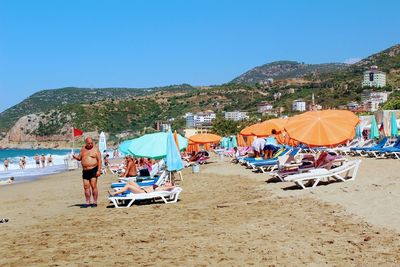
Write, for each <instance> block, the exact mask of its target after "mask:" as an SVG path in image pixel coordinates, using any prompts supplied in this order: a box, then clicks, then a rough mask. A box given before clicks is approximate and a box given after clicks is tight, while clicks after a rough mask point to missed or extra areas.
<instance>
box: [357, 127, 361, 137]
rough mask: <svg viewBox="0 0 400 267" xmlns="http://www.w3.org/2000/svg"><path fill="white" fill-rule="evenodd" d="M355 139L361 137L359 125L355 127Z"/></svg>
mask: <svg viewBox="0 0 400 267" xmlns="http://www.w3.org/2000/svg"><path fill="white" fill-rule="evenodd" d="M356 137H362V131H361V126H360V124H359V125H357V126H356Z"/></svg>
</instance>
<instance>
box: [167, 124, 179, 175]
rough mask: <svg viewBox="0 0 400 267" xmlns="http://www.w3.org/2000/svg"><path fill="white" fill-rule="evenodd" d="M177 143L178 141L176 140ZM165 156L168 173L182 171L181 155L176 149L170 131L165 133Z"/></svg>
mask: <svg viewBox="0 0 400 267" xmlns="http://www.w3.org/2000/svg"><path fill="white" fill-rule="evenodd" d="M178 142H179V140H178ZM166 151H167V155H166V160H165V161H166V163H167V170H168V171H179V170H182V169H183V163H182V159H181V155H180V154H179V151H178V148H177V147H176V143H175V140H174V137H173V136H172V132H171V130H169V131H168V133H167V148H166Z"/></svg>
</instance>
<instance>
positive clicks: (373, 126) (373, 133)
mask: <svg viewBox="0 0 400 267" xmlns="http://www.w3.org/2000/svg"><path fill="white" fill-rule="evenodd" d="M369 138H370V139H378V138H379V129H378V125H377V124H376V119H375V115H373V116H372V123H371V129H370V132H369Z"/></svg>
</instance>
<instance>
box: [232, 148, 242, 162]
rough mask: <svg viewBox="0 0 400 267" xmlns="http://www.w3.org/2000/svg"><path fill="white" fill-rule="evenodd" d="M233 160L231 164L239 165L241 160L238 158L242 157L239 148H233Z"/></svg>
mask: <svg viewBox="0 0 400 267" xmlns="http://www.w3.org/2000/svg"><path fill="white" fill-rule="evenodd" d="M233 151H234V152H233V159H232V160H231V162H232V163H238V162H239V160H238V158H239V157H240V152H239V150H238V148H237V147H236V146H235V147H234V148H233Z"/></svg>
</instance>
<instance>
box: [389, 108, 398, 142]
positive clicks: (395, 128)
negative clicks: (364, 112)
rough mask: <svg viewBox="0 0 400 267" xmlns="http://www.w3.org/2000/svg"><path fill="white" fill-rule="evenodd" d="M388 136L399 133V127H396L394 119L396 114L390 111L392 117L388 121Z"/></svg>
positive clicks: (394, 135)
mask: <svg viewBox="0 0 400 267" xmlns="http://www.w3.org/2000/svg"><path fill="white" fill-rule="evenodd" d="M390 126H391V127H390V128H391V129H390V136H392V137H397V136H398V135H399V128H398V127H397V121H396V116H395V115H394V112H393V111H392V118H391V121H390Z"/></svg>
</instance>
